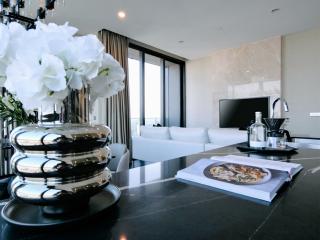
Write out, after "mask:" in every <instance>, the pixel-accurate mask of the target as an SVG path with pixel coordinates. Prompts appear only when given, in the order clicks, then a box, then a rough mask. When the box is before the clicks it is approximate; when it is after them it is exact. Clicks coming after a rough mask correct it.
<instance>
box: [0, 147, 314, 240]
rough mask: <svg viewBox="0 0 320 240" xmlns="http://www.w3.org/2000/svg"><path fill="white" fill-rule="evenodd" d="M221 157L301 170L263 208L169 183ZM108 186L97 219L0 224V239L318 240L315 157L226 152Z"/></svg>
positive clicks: (128, 175)
mask: <svg viewBox="0 0 320 240" xmlns="http://www.w3.org/2000/svg"><path fill="white" fill-rule="evenodd" d="M227 154H237V155H245V156H252V157H258V158H265V159H272V160H282V161H290V162H295V163H301V164H302V165H303V167H304V169H303V170H302V171H301V172H300V173H299V174H298V175H297V176H296V177H295V178H294V180H293V181H292V182H290V183H289V184H286V185H285V186H284V187H283V188H282V189H281V191H280V192H279V194H278V196H277V197H276V198H275V199H274V201H273V202H272V203H271V204H266V203H265V202H259V201H253V200H252V199H246V198H244V197H239V196H235V195H232V194H228V193H226V192H223V191H220V190H216V189H210V188H206V187H199V186H195V185H191V184H187V183H183V182H179V181H177V180H175V179H174V176H175V174H176V172H177V171H178V170H179V169H182V168H185V167H187V166H189V165H190V164H192V163H194V162H195V161H197V160H198V159H201V158H206V157H211V156H213V155H227ZM112 181H113V183H114V184H116V185H118V186H119V187H120V189H121V190H122V196H121V198H120V201H119V203H118V204H117V205H116V206H115V207H113V208H111V209H109V211H107V212H105V213H103V214H101V215H100V216H98V217H96V218H94V219H90V220H87V221H86V222H83V223H81V224H77V225H72V226H66V227H64V228H59V229H42V230H41V229H25V228H17V227H13V226H11V225H9V224H7V223H5V222H4V221H3V220H2V219H0V232H1V234H0V239H1V240H5V239H15V240H19V239H39V240H40V239H46V240H51V239H57V240H58V239H59V240H60V239H90V240H95V239H101V240H102V239H122V240H124V239H270V240H271V239H281V240H283V239H290V240H292V239H320V227H319V226H320V150H313V149H299V150H298V153H296V154H293V155H289V156H285V155H283V156H270V155H259V154H257V153H254V152H250V153H241V152H239V151H238V150H237V148H236V147H235V146H230V147H225V148H221V149H216V150H213V151H209V152H205V153H201V154H195V155H192V156H187V157H182V158H178V159H173V160H169V161H164V162H159V163H154V164H150V165H147V166H144V167H139V168H134V169H131V170H129V171H126V172H121V173H117V174H115V175H114V176H113V180H112Z"/></svg>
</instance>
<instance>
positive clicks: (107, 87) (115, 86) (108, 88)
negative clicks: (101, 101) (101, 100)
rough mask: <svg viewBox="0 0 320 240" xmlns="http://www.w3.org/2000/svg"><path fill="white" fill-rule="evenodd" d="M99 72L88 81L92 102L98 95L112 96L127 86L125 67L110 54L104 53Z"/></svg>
mask: <svg viewBox="0 0 320 240" xmlns="http://www.w3.org/2000/svg"><path fill="white" fill-rule="evenodd" d="M99 73H100V74H99V76H97V77H96V78H94V79H92V80H91V81H89V82H88V83H89V85H90V93H91V101H92V103H93V102H94V101H95V100H96V99H97V98H98V97H105V98H108V97H111V96H113V95H115V94H117V93H118V92H119V91H121V90H123V89H124V87H125V85H124V82H123V80H124V78H125V73H124V71H123V68H122V67H121V65H120V63H119V62H117V61H116V60H115V59H114V58H113V57H112V56H111V55H110V54H107V53H105V54H104V56H103V62H102V66H101V68H100V71H99Z"/></svg>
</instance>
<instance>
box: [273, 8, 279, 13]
mask: <svg viewBox="0 0 320 240" xmlns="http://www.w3.org/2000/svg"><path fill="white" fill-rule="evenodd" d="M279 11H280V8H274V9H272V10H271V13H276V12H279Z"/></svg>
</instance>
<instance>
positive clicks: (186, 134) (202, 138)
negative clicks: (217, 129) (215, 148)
mask: <svg viewBox="0 0 320 240" xmlns="http://www.w3.org/2000/svg"><path fill="white" fill-rule="evenodd" d="M169 129H170V136H171V138H172V140H176V141H182V142H194V143H207V142H208V140H209V139H208V133H207V129H205V128H182V127H170V128H169Z"/></svg>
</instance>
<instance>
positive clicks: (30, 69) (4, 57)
mask: <svg viewBox="0 0 320 240" xmlns="http://www.w3.org/2000/svg"><path fill="white" fill-rule="evenodd" d="M77 31H78V29H76V28H74V27H71V26H69V25H68V23H66V24H64V25H56V24H54V23H50V24H44V23H42V22H39V21H38V22H37V23H36V28H35V29H30V30H26V29H25V28H24V27H23V26H22V25H21V24H19V23H16V22H12V23H10V24H8V25H4V24H1V23H0V43H1V44H0V86H4V87H5V88H6V89H7V90H8V91H9V93H10V94H9V97H7V98H1V99H0V100H1V102H2V103H1V104H0V115H2V116H3V115H4V114H3V113H4V112H3V111H4V110H3V109H7V110H8V109H9V110H10V108H11V110H12V111H13V109H15V108H16V107H19V106H18V105H17V103H19V102H21V104H22V106H23V110H24V111H25V112H24V113H23V114H27V112H28V111H33V110H34V109H37V108H39V107H41V108H42V109H49V108H52V106H53V105H54V104H55V105H57V106H62V102H63V100H64V99H65V98H66V97H67V95H68V92H69V91H70V89H77V90H80V89H82V88H83V87H90V97H91V101H95V100H96V99H97V98H98V97H110V96H112V95H114V94H116V93H117V92H118V91H120V90H122V89H123V88H124V82H123V80H124V78H125V74H124V71H123V69H122V67H121V66H120V64H119V63H118V62H117V61H116V60H115V59H114V58H113V57H112V56H111V55H110V54H107V53H105V48H104V46H103V45H102V43H101V42H100V41H99V39H98V38H97V37H96V36H95V35H91V34H89V35H85V36H75V34H76V32H77ZM1 106H2V108H1ZM1 111H2V112H1ZM7 112H8V111H7ZM8 113H9V112H8Z"/></svg>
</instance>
